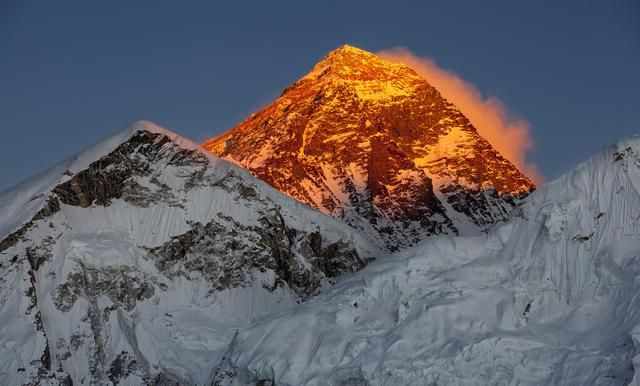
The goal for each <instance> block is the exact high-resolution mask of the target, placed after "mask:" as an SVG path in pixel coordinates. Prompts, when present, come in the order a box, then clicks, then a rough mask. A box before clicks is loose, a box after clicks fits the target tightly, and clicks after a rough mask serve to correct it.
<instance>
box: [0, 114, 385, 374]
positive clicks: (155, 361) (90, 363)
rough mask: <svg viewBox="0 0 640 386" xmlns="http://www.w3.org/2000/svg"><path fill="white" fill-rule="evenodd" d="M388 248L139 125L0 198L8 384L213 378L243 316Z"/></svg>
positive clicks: (291, 298)
mask: <svg viewBox="0 0 640 386" xmlns="http://www.w3.org/2000/svg"><path fill="white" fill-rule="evenodd" d="M378 256H381V252H380V249H379V248H378V246H376V244H375V243H374V242H372V241H371V240H369V239H367V238H365V237H363V236H361V235H359V234H358V233H357V232H355V231H354V230H353V229H352V228H350V227H348V226H347V225H344V224H342V223H340V222H338V221H337V220H334V219H332V218H330V217H327V216H325V215H323V214H321V213H319V212H317V211H315V210H313V209H311V208H309V207H307V206H306V205H303V204H301V203H299V202H297V201H295V200H292V199H290V198H288V197H286V196H284V195H282V194H281V193H279V192H277V191H276V190H274V189H273V188H271V187H269V186H268V185H266V184H265V183H263V182H262V181H259V180H257V179H256V178H254V177H253V176H252V175H251V174H250V173H249V172H247V171H246V170H243V169H241V168H239V167H237V166H236V165H233V164H231V163H229V162H227V161H224V160H221V159H219V158H218V157H216V156H214V155H212V154H210V153H209V152H207V151H205V150H203V149H202V148H200V147H199V146H198V145H195V144H193V143H191V142H189V141H187V140H185V139H183V138H180V137H179V136H177V135H176V134H173V133H171V132H169V131H167V130H165V129H162V128H160V127H158V126H156V125H154V124H153V123H150V122H144V121H141V122H136V123H134V124H132V125H130V126H129V127H127V128H125V129H123V130H122V131H120V132H119V133H117V134H115V135H113V136H112V137H110V138H108V139H106V140H104V141H102V142H100V143H98V144H96V145H94V146H93V147H91V148H89V149H88V150H86V151H84V152H82V153H80V154H78V155H77V156H75V157H72V158H70V159H69V160H67V161H64V162H62V163H60V164H58V165H56V166H54V167H53V168H51V169H50V170H48V171H46V172H44V173H42V174H40V175H38V176H36V177H33V178H31V179H29V180H27V181H25V182H24V183H22V184H20V185H19V186H17V187H15V188H14V189H12V190H9V191H6V192H4V193H2V194H1V195H0V384H2V385H140V384H147V385H195V384H199V385H202V384H204V382H205V381H206V379H207V378H208V377H209V376H210V373H211V371H212V369H213V368H214V367H215V365H216V364H217V363H219V362H220V361H221V360H222V355H223V354H224V352H225V351H226V350H227V348H228V345H229V343H230V342H231V340H232V338H233V336H234V334H235V332H236V331H237V329H238V328H239V327H240V326H243V325H245V324H248V323H250V322H251V321H252V320H254V319H256V318H259V317H264V316H266V315H269V314H272V313H274V312H277V311H279V310H283V309H285V308H287V307H290V306H292V305H295V304H297V303H298V302H301V301H304V300H306V299H307V298H308V297H309V296H311V295H314V294H316V293H318V292H319V291H320V290H321V289H322V288H326V287H328V286H329V285H331V284H332V283H334V282H335V281H336V280H337V278H338V277H340V276H341V275H343V274H345V273H348V272H353V271H356V270H358V269H361V268H362V267H363V266H364V265H365V264H367V263H368V262H369V261H370V260H372V259H373V258H374V257H378Z"/></svg>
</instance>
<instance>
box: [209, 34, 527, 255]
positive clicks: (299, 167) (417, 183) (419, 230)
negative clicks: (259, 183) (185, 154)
mask: <svg viewBox="0 0 640 386" xmlns="http://www.w3.org/2000/svg"><path fill="white" fill-rule="evenodd" d="M203 147H205V148H206V149H208V150H210V151H211V152H213V153H215V154H217V155H219V156H221V157H223V158H225V159H228V160H230V161H232V162H235V163H237V164H239V165H242V166H244V167H245V168H247V169H249V170H250V171H251V172H252V173H253V174H254V175H255V176H257V177H258V178H260V179H262V180H264V181H266V182H267V183H268V184H270V185H271V186H273V187H275V188H276V189H278V190H280V191H281V192H283V193H285V194H287V195H289V196H291V197H293V198H296V199H298V200H300V201H302V202H304V203H306V204H308V205H310V206H312V207H314V208H317V209H319V210H321V211H322V212H323V213H326V214H328V215H330V216H333V217H335V218H338V219H341V220H343V221H345V222H346V223H348V224H349V225H351V226H353V227H354V228H356V229H358V230H360V231H362V232H364V233H366V234H368V235H370V236H372V237H376V238H381V239H383V240H384V241H385V243H386V245H387V247H388V248H389V249H391V250H395V249H399V248H403V247H406V246H409V245H412V244H414V243H416V242H418V241H420V240H422V239H424V238H425V237H426V236H428V235H431V234H477V233H479V232H481V231H486V230H487V229H488V228H490V227H491V226H492V225H493V224H495V223H497V222H500V221H502V220H504V219H505V218H507V217H508V215H509V213H510V212H511V211H512V210H513V208H514V207H515V206H516V205H517V202H518V200H519V199H520V198H522V197H524V196H526V195H527V194H528V193H530V192H531V191H532V190H533V189H534V184H533V183H532V182H531V181H530V180H529V179H528V178H527V177H526V176H524V175H523V174H522V173H521V172H520V171H518V169H517V168H516V167H515V166H514V165H513V164H512V163H511V162H509V161H508V160H506V159H505V158H504V157H502V156H501V155H500V154H499V153H498V152H496V151H495V150H494V149H493V148H492V147H491V145H490V144H489V143H488V142H487V141H486V140H484V139H483V138H482V137H481V136H479V135H478V133H477V131H476V129H475V128H474V127H473V125H472V124H471V123H470V122H469V120H468V119H467V118H466V117H465V116H464V115H463V114H462V113H461V112H460V110H458V109H457V108H456V106H454V105H453V104H451V103H449V102H448V101H447V100H446V99H444V98H443V97H442V96H441V95H440V93H439V92H438V90H436V89H435V88H434V87H432V86H431V85H430V84H429V83H428V80H425V79H424V78H422V77H421V76H419V75H418V74H417V73H416V72H415V71H413V70H412V69H410V68H409V67H406V66H404V65H401V64H397V63H391V62H388V61H385V60H383V59H381V58H379V57H377V56H375V55H374V54H371V53H369V52H366V51H363V50H360V49H357V48H355V47H351V46H343V47H340V48H338V49H337V50H335V51H333V52H331V53H330V54H329V55H327V57H325V58H324V59H323V60H322V61H320V62H319V63H318V64H317V65H316V66H315V67H314V68H313V70H312V71H311V72H310V73H308V74H307V75H306V76H304V77H303V78H301V79H299V80H298V81H296V82H295V83H294V84H293V85H291V86H290V87H288V88H286V89H285V90H284V91H283V92H282V95H281V96H280V97H279V98H278V99H277V100H276V101H275V102H273V103H272V104H270V105H268V106H267V107H265V108H264V109H262V110H260V111H259V112H257V113H255V114H253V115H251V116H250V117H249V118H247V119H246V120H245V121H244V122H242V123H241V124H240V125H238V126H237V127H235V128H233V129H232V130H230V131H229V132H227V133H226V134H223V135H221V136H219V137H216V138H213V139H211V140H209V141H207V142H205V143H204V144H203Z"/></svg>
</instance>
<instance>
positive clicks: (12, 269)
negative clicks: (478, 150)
mask: <svg viewBox="0 0 640 386" xmlns="http://www.w3.org/2000/svg"><path fill="white" fill-rule="evenodd" d="M138 130H147V131H151V132H154V133H162V134H165V135H168V136H170V137H171V138H173V139H174V141H175V143H179V144H180V146H181V147H183V148H187V149H196V150H198V151H200V150H201V149H200V147H199V146H197V145H195V144H193V143H191V142H189V141H187V140H185V139H182V138H180V137H178V136H176V135H175V134H173V133H171V132H168V131H166V130H164V129H162V128H159V127H157V126H156V125H154V124H152V123H149V122H144V121H142V122H137V123H134V124H132V125H131V126H129V127H127V128H125V129H123V130H121V131H120V132H118V133H117V134H115V135H114V136H112V137H110V138H109V139H107V140H105V141H102V142H100V143H98V144H96V145H94V146H93V147H91V148H90V149H88V150H87V151H85V152H83V153H81V154H79V155H78V156H76V157H72V158H70V159H69V160H67V161H64V162H62V163H60V164H58V165H56V166H55V167H53V168H52V169H50V170H49V171H47V172H44V173H41V174H40V175H38V176H36V177H33V178H31V179H29V180H27V181H25V182H23V183H22V184H20V185H19V186H17V187H16V188H14V189H12V190H9V191H7V192H4V193H3V194H1V195H0V235H2V236H1V237H0V239H3V238H4V237H5V236H6V235H7V234H9V233H10V232H13V231H15V230H16V229H17V228H18V227H20V226H21V225H22V224H24V223H25V222H27V221H29V220H30V219H31V217H32V216H33V214H34V213H35V212H37V211H38V210H39V209H40V208H41V207H42V205H44V202H45V200H46V199H47V197H48V196H49V192H50V191H51V189H52V188H53V187H55V186H56V185H57V184H59V183H60V182H61V181H64V180H66V179H67V178H70V177H69V176H67V175H65V171H67V170H68V171H69V172H70V173H77V172H79V171H81V170H83V169H84V168H86V167H87V166H88V165H89V164H90V163H91V162H93V161H95V160H96V159H98V158H100V157H101V156H103V155H106V154H107V153H109V152H110V151H112V150H113V149H114V148H115V147H116V146H117V145H118V144H120V143H122V142H123V141H125V140H126V139H128V138H129V137H130V136H131V135H133V134H134V133H135V132H136V131H138ZM202 151H203V154H205V155H206V157H207V160H208V161H209V165H208V166H207V168H206V172H205V175H204V176H203V178H204V179H211V180H216V181H219V180H220V179H222V178H224V177H230V176H233V178H237V181H241V182H242V183H243V184H247V185H249V186H251V187H253V188H254V189H255V190H256V191H257V193H258V195H259V197H261V198H260V199H259V200H258V199H256V200H241V199H238V197H237V196H235V195H234V194H233V193H231V192H230V191H229V190H228V187H227V186H225V185H223V184H222V185H215V186H206V187H205V186H201V187H194V188H192V189H185V182H184V179H183V178H181V177H180V176H181V173H183V172H184V169H179V168H177V167H175V166H172V165H168V164H165V163H162V162H158V164H157V165H155V166H154V167H156V168H157V170H154V173H153V174H152V176H153V177H155V178H156V179H157V180H158V181H159V182H160V183H161V184H165V185H166V186H168V187H169V188H170V190H171V192H172V193H174V194H175V195H176V200H177V202H180V203H187V204H188V205H185V206H184V208H181V207H180V206H176V205H172V204H171V203H169V202H165V201H158V202H154V203H152V204H150V205H149V206H148V207H144V206H135V205H133V204H131V203H129V202H127V201H125V200H122V199H115V200H113V202H112V203H111V205H109V206H107V207H102V206H97V205H93V206H90V207H88V208H79V207H72V206H68V205H64V204H63V205H61V209H60V211H59V212H57V213H55V214H54V215H53V216H51V217H50V218H48V219H47V220H46V221H39V222H36V223H35V225H34V226H33V228H32V229H30V230H29V232H30V233H29V237H30V238H29V240H28V241H20V242H19V243H18V244H17V246H15V247H11V248H10V249H8V250H7V251H5V252H3V253H0V258H1V260H0V263H2V264H1V265H0V272H1V273H2V275H0V384H21V383H25V382H26V381H28V380H29V379H33V377H37V371H38V369H37V367H36V366H32V365H31V364H32V363H34V361H35V362H36V363H37V362H38V361H39V359H40V358H41V356H42V353H43V352H44V349H45V347H47V346H48V348H49V350H50V358H51V359H52V363H53V364H54V366H58V365H60V366H61V367H64V371H65V372H66V373H67V374H69V375H70V377H71V379H72V380H73V381H74V384H89V383H90V382H91V380H90V378H91V377H90V375H89V374H90V373H91V372H92V371H94V369H95V368H96V365H95V363H94V359H92V358H98V357H99V356H100V355H103V356H104V358H105V359H104V360H105V363H111V361H113V360H114V359H115V358H116V357H117V355H119V354H120V353H121V352H122V351H127V352H135V353H136V355H137V358H141V359H140V361H139V366H141V367H142V368H145V369H146V370H147V371H150V372H151V373H153V372H154V371H156V372H157V371H159V370H160V369H162V370H163V371H166V372H167V373H168V374H172V375H174V376H176V377H179V378H180V379H182V380H183V381H184V382H185V383H187V384H193V385H205V384H206V385H209V384H211V382H212V380H213V378H215V377H216V370H228V373H229V374H235V376H231V377H227V378H226V379H224V380H223V381H224V382H221V383H219V384H220V385H227V386H230V385H236V386H237V385H247V384H252V383H255V382H256V381H257V380H274V381H275V383H276V384H277V385H279V386H285V385H296V386H299V385H308V386H311V385H317V386H319V385H349V384H350V385H364V384H366V385H370V386H374V385H416V384H446V385H486V384H504V385H540V384H545V385H585V384H607V385H618V384H619V385H623V384H632V385H635V386H640V377H638V376H636V375H635V372H634V368H635V366H640V352H639V349H640V288H639V285H640V281H639V279H638V277H640V138H631V139H627V140H623V141H620V142H618V143H617V144H615V145H612V146H610V147H608V148H606V149H605V150H604V151H603V152H602V153H600V154H598V155H596V156H595V157H593V158H592V159H591V160H589V161H587V162H585V163H583V164H581V165H579V166H578V167H576V168H575V169H574V170H573V171H571V172H570V173H568V174H567V175H565V176H564V177H562V178H560V179H558V180H556V181H554V182H551V183H549V184H548V185H546V186H544V187H541V188H539V189H538V190H537V191H536V192H534V193H533V194H531V195H530V196H529V197H528V198H527V200H526V202H525V203H524V204H523V205H522V206H521V207H519V208H518V209H517V210H516V211H515V212H514V213H515V214H514V216H513V217H512V218H511V219H510V220H509V221H508V222H506V223H503V224H501V225H499V226H497V227H495V228H493V229H492V230H491V231H490V232H489V233H488V234H482V235H478V236H467V237H454V236H433V237H430V238H428V239H427V240H425V241H424V242H422V243H420V244H418V245H416V246H414V247H412V248H410V249H407V250H403V251H401V252H398V253H396V254H390V255H386V254H384V253H383V252H382V251H381V250H380V248H379V247H378V245H379V244H376V241H375V240H374V241H372V240H370V239H368V238H367V237H365V236H363V235H362V234H360V233H358V232H356V231H354V230H353V229H351V228H350V227H348V226H347V225H345V224H342V223H340V222H339V221H337V220H334V219H331V218H329V217H327V216H325V215H323V214H321V213H319V212H317V211H315V210H313V209H311V208H309V207H308V206H306V205H304V204H301V203H299V202H296V201H293V200H291V199H290V198H288V197H286V196H285V195H283V194H281V193H279V192H277V191H275V190H274V189H272V188H271V187H269V186H267V185H266V184H264V183H262V182H260V181H258V180H257V179H255V178H253V177H252V176H251V175H250V173H249V172H248V171H246V170H243V169H241V168H240V167H238V166H236V165H233V164H231V163H229V162H226V161H223V160H220V159H218V158H217V157H215V156H213V155H210V154H209V153H208V152H204V150H202ZM360 168H361V167H360V166H359V165H356V164H352V165H350V169H351V170H350V171H349V173H350V174H353V176H354V179H357V178H356V177H357V176H361V175H363V174H362V171H361V170H360ZM406 176H408V174H407V175H406ZM406 176H405V177H406ZM234 181H236V180H234ZM138 182H139V183H140V184H141V185H143V186H145V187H147V188H148V189H151V190H154V189H157V186H158V185H157V184H155V183H153V182H152V181H151V176H148V177H141V178H139V180H138ZM338 188H339V187H338V186H331V187H330V191H332V192H334V191H335V194H336V195H338V194H339V193H340V192H338V191H337V190H338ZM33 197H36V198H35V199H32V198H33ZM271 207H278V208H280V210H281V213H282V216H283V218H284V220H285V221H286V223H287V224H288V225H289V226H291V227H294V228H296V229H298V230H300V231H308V232H313V231H315V230H318V229H319V230H321V231H322V235H323V237H326V238H327V239H328V240H329V241H337V240H348V241H351V242H352V243H353V244H354V245H355V247H356V249H357V250H358V251H359V253H360V254H361V255H362V256H376V257H378V259H377V260H376V261H374V262H372V263H370V264H369V265H368V266H367V267H365V268H364V269H362V270H360V271H358V272H356V273H353V274H351V275H349V276H346V277H344V278H342V279H341V280H339V281H338V283H337V284H335V285H334V286H333V287H330V288H324V290H323V292H321V293H320V294H319V295H318V296H316V297H314V298H311V299H310V300H308V301H306V302H305V303H302V304H300V303H299V299H298V298H297V297H296V296H295V295H294V294H293V293H292V292H291V291H289V290H288V289H287V288H286V287H278V288H277V289H276V290H274V291H271V290H268V289H267V288H269V287H270V286H271V284H273V282H274V280H275V277H274V274H273V271H269V270H266V271H264V272H262V271H260V270H253V271H251V277H252V279H253V280H252V281H251V282H250V283H248V285H247V286H243V287H236V288H226V289H223V290H220V291H217V292H214V293H211V292H210V283H208V282H207V281H206V280H203V278H202V277H201V276H198V275H201V273H199V272H197V271H193V272H189V273H188V274H187V275H176V276H173V277H169V276H166V275H164V274H162V273H161V272H159V270H158V268H157V266H156V265H155V264H154V262H153V261H150V260H149V259H148V249H149V248H153V247H157V246H160V245H162V244H164V243H166V242H167V241H168V240H170V239H171V238H172V237H175V236H176V235H180V234H182V233H183V232H185V231H188V230H189V229H191V227H192V224H194V223H201V224H205V223H207V222H208V221H210V220H211V219H212V218H215V217H216V216H218V215H220V216H230V217H232V218H233V219H234V220H235V221H237V222H238V223H239V224H241V225H243V226H251V225H255V224H256V223H257V222H258V221H259V211H261V210H262V211H264V210H266V209H268V208H271ZM49 236H51V237H54V238H55V243H54V244H52V245H53V247H51V251H50V253H51V258H50V259H49V260H47V261H45V262H44V263H43V264H42V265H41V267H40V269H38V270H37V271H36V272H31V270H30V268H29V264H28V263H26V262H25V261H23V260H19V261H17V262H13V263H12V262H11V259H12V257H13V256H14V255H17V254H18V252H17V251H18V250H19V249H20V248H22V249H25V248H33V249H32V251H35V252H34V253H37V252H38V251H42V250H46V249H47V244H46V243H47V240H48V239H47V237H49ZM248 237H251V235H250V234H248V233H247V234H239V235H238V239H239V240H244V239H245V238H248ZM378 243H379V241H378ZM247 269H249V268H247ZM79 271H81V272H85V273H86V275H85V276H84V277H85V278H89V279H91V280H94V282H93V284H92V285H85V286H84V287H81V288H83V289H82V290H83V291H92V290H95V291H98V289H99V288H100V286H99V285H97V284H98V281H99V279H100V278H101V277H103V276H104V277H107V278H108V277H109V276H106V275H107V274H108V273H109V272H115V274H113V276H112V277H113V278H115V279H117V278H119V277H126V279H127V280H129V281H131V282H132V283H133V284H132V286H131V288H133V290H136V289H137V288H138V287H136V285H135V283H137V281H139V282H148V283H152V284H153V287H154V288H155V291H154V292H153V293H152V294H151V295H150V296H149V297H148V298H144V297H141V298H140V299H135V297H133V296H130V297H128V298H127V301H132V300H133V302H134V304H133V306H132V308H131V309H130V310H127V308H126V307H125V306H121V307H120V308H118V309H117V311H116V312H110V313H104V314H102V313H101V312H99V313H98V315H97V316H98V317H96V314H92V313H91V312H93V311H92V310H98V311H101V310H105V309H106V308H107V307H109V306H110V305H112V299H111V298H110V294H108V293H102V294H98V295H97V296H95V297H91V296H84V295H83V294H82V293H81V294H80V295H79V296H78V297H77V299H76V300H75V301H74V302H73V304H70V305H69V308H68V309H67V310H61V309H60V307H59V306H58V305H57V304H56V299H55V296H56V294H57V293H58V292H59V291H60V289H59V286H60V285H61V284H63V283H64V282H65V281H66V280H67V279H68V277H69V275H70V274H73V273H74V272H79ZM31 274H33V277H32V276H31ZM101 275H103V276H101ZM115 279H114V280H115ZM34 283H35V284H34ZM33 288H35V291H36V295H37V303H36V304H35V305H32V304H31V298H30V297H29V296H28V295H27V294H28V292H29V291H31V290H33ZM160 288H163V289H162V290H160ZM37 312H39V315H40V317H41V319H42V331H39V330H37V329H36V326H35V323H34V319H35V318H36V316H35V315H36V313H37ZM100 315H105V316H103V317H100ZM92 323H93V324H92ZM96 323H97V324H99V327H100V328H97V329H96V325H95V324H96ZM96 330H97V331H102V332H100V333H99V334H102V335H99V338H100V339H103V340H104V352H103V353H102V354H100V353H98V352H97V351H96V350H97V348H96V345H94V344H92V343H91V342H92V340H91V339H89V338H90V337H95V334H96V332H95V331H96ZM45 333H46V335H45ZM78 337H80V338H78ZM71 342H78V343H77V347H76V348H75V349H73V350H72V349H71V348H70V346H72V343H71ZM67 354H69V357H66V359H63V358H65V356H66V355H67ZM19 367H26V369H25V371H24V372H16V370H15V369H16V368H19ZM54 370H56V369H54ZM102 379H107V378H106V377H103V378H102ZM47 382H48V383H49V384H52V385H55V384H57V383H56V382H57V381H56V379H54V378H47V379H46V380H43V381H42V384H47ZM143 382H144V380H143V379H142V378H141V377H140V376H139V374H138V373H132V374H129V375H128V376H126V377H124V378H122V379H121V380H120V383H119V384H120V385H138V384H141V383H143ZM365 382H366V383H365Z"/></svg>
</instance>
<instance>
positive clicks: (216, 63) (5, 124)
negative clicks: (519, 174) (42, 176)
mask: <svg viewBox="0 0 640 386" xmlns="http://www.w3.org/2000/svg"><path fill="white" fill-rule="evenodd" d="M345 43H348V44H352V45H355V46H359V47H361V48H364V49H367V50H370V51H378V50H381V49H386V48H391V47H395V46H405V47H408V48H409V49H411V50H412V51H413V52H414V53H416V54H418V55H423V56H428V57H431V58H434V59H435V60H437V62H438V63H439V64H440V66H441V67H443V68H446V69H450V70H452V71H454V72H456V73H458V74H459V75H461V76H462V77H463V78H464V79H466V80H467V81H469V82H471V83H474V84H475V85H476V86H477V87H478V88H479V89H480V90H481V91H482V92H483V93H484V94H485V95H493V96H496V97H498V98H500V99H501V100H502V101H503V102H505V104H506V105H507V106H508V108H509V110H510V111H511V112H513V113H514V114H516V115H518V116H520V117H522V118H525V119H526V120H528V121H529V122H530V123H531V128H532V136H533V138H534V140H535V143H536V147H535V149H534V150H533V151H532V152H531V154H530V157H529V158H530V159H531V160H533V161H534V162H535V163H537V164H538V165H539V167H540V168H541V170H542V172H543V173H544V174H545V175H546V176H547V177H548V178H554V177H557V176H559V175H560V174H562V173H563V172H565V171H566V170H568V169H569V168H571V167H572V166H573V165H575V164H576V163H578V162H580V161H582V160H585V159H586V158H588V157H589V156H590V155H591V154H593V153H595V152H597V151H598V150H599V149H600V148H602V147H603V146H604V145H606V144H609V143H611V142H613V141H615V140H616V139H618V138H621V137H625V136H630V135H632V134H635V133H640V122H639V120H638V113H639V112H640V2H638V1H637V0H626V1H625V0H603V1H586V0H585V1H528V2H514V1H477V0H469V1H415V2H411V1H386V2H377V1H371V0H370V1H315V2H305V1H255V2H246V1H234V2H232V1H228V2H214V1H206V2H205V1H203V2H197V1H185V2H178V1H175V2H168V1H157V0H155V1H139V0H136V1H113V0H111V1H101V2H88V1H62V0H59V1H29V0H0V130H1V133H2V136H1V140H0V190H3V189H5V188H8V187H10V186H12V185H14V184H15V183H17V182H19V181H20V180H22V179H24V178H26V177H29V176H30V175H33V174H35V173H36V172H38V171H40V170H43V169H45V168H47V167H49V166H51V165H52V164H53V163H55V162H57V161H60V160H62V159H64V158H66V157H68V156H70V155H72V154H74V153H76V152H78V151H80V150H82V149H83V148H85V147H87V146H89V145H90V144H92V143H93V142H95V141H97V140H99V139H100V138H102V137H105V136H107V135H109V134H110V133H112V132H114V131H115V130H117V129H118V128H120V127H122V126H124V125H126V124H127V123H129V122H131V121H134V120H137V119H149V120H153V121H155V122H157V123H159V124H160V125H162V126H164V127H167V128H169V129H171V130H173V131H175V132H177V133H180V134H182V135H184V136H186V137H188V138H191V139H193V140H196V141H201V140H203V139H205V138H208V137H211V136H213V135H215V134H217V133H221V132H223V131H225V130H227V129H229V128H231V127H232V126H234V125H235V124H236V123H238V122H239V121H241V120H242V119H243V118H244V117H245V116H247V115H248V114H249V113H251V112H253V111H254V110H256V109H258V108H259V107H261V106H262V105H264V104H266V103H267V102H269V101H271V100H272V99H274V98H275V97H276V96H277V95H279V93H280V91H281V90H282V89H283V88H284V87H285V86H287V85H289V84H290V83H291V82H293V81H294V80H295V79H296V78H298V77H299V76H301V75H303V74H304V73H306V72H307V71H308V70H309V69H310V68H311V67H312V66H313V64H314V63H315V62H317V61H318V60H320V59H321V58H322V57H323V56H324V55H325V54H326V53H327V52H328V51H330V50H332V49H334V48H336V47H338V46H340V45H342V44H345Z"/></svg>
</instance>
